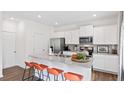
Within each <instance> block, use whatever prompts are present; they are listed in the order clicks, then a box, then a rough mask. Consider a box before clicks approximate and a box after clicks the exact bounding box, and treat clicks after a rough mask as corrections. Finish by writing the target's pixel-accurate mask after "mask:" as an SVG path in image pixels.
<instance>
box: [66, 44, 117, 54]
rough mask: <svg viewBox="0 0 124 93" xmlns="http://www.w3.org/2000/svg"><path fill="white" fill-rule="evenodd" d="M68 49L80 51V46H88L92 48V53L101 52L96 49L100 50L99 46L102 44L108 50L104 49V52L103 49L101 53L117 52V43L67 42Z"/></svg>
mask: <svg viewBox="0 0 124 93" xmlns="http://www.w3.org/2000/svg"><path fill="white" fill-rule="evenodd" d="M67 46H68V49H69V50H70V51H81V48H84V47H88V48H93V52H94V53H102V52H101V51H98V49H99V50H100V48H99V47H103V48H104V46H105V47H106V48H108V50H106V52H105V51H104V52H103V53H108V54H118V51H117V50H118V45H102V44H101V45H76V44H67Z"/></svg>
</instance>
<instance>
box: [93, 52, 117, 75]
mask: <svg viewBox="0 0 124 93" xmlns="http://www.w3.org/2000/svg"><path fill="white" fill-rule="evenodd" d="M93 68H95V69H99V70H103V71H109V72H114V73H117V72H118V68H119V59H118V56H117V55H105V54H93Z"/></svg>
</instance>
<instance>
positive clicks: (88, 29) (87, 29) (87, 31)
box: [79, 25, 93, 37]
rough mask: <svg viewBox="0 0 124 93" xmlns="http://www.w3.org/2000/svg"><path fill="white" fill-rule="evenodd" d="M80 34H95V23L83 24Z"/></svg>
mask: <svg viewBox="0 0 124 93" xmlns="http://www.w3.org/2000/svg"><path fill="white" fill-rule="evenodd" d="M79 36H80V37H81V36H84V37H85V36H93V25H87V26H81V27H80V32H79Z"/></svg>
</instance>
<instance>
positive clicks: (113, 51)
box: [94, 45, 118, 54]
mask: <svg viewBox="0 0 124 93" xmlns="http://www.w3.org/2000/svg"><path fill="white" fill-rule="evenodd" d="M99 46H106V47H107V48H108V52H103V53H108V54H118V51H117V50H118V45H94V53H100V52H99V51H98V50H99V48H98V47H99ZM101 53H102V52H101Z"/></svg>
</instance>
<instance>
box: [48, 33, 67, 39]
mask: <svg viewBox="0 0 124 93" xmlns="http://www.w3.org/2000/svg"><path fill="white" fill-rule="evenodd" d="M64 37H65V36H64V32H54V33H52V34H51V35H50V38H64Z"/></svg>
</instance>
